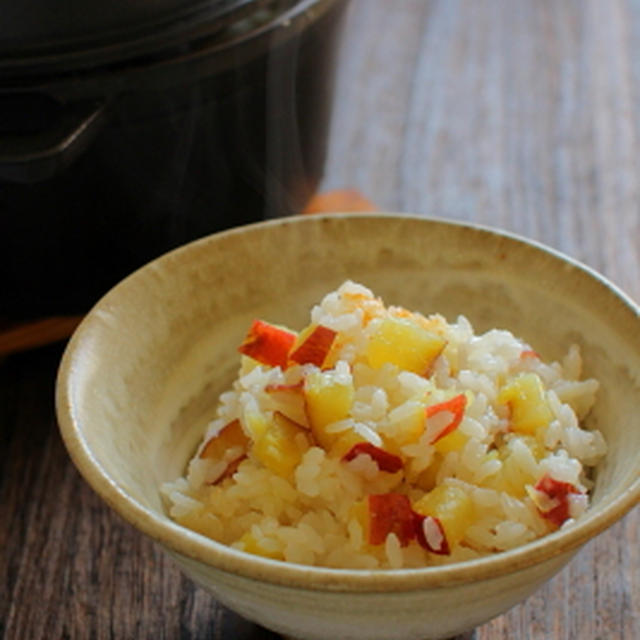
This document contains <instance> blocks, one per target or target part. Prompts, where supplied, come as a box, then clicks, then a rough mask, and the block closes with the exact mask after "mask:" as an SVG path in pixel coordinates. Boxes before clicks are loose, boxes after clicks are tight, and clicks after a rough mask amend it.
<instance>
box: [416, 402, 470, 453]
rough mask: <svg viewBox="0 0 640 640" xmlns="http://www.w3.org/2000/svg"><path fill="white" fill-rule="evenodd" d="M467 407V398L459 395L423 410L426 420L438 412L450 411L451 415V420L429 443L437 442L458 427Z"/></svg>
mask: <svg viewBox="0 0 640 640" xmlns="http://www.w3.org/2000/svg"><path fill="white" fill-rule="evenodd" d="M466 406H467V397H466V396H465V395H464V394H463V393H460V394H458V395H457V396H454V397H453V398H451V399H450V400H447V401H445V402H440V403H438V404H432V405H431V406H430V407H427V408H426V409H425V416H426V418H427V419H429V418H431V417H433V416H434V415H435V414H436V413H440V411H450V412H451V413H452V414H453V420H451V422H450V423H449V424H448V425H447V426H446V427H445V428H444V429H443V430H442V431H441V432H440V433H439V434H438V435H437V436H436V437H435V438H434V439H433V440H432V441H431V444H434V443H435V442H438V440H440V438H444V437H445V436H446V435H448V434H449V433H451V432H452V431H454V430H455V429H457V428H458V425H459V424H460V423H461V422H462V418H463V417H464V410H465V408H466Z"/></svg>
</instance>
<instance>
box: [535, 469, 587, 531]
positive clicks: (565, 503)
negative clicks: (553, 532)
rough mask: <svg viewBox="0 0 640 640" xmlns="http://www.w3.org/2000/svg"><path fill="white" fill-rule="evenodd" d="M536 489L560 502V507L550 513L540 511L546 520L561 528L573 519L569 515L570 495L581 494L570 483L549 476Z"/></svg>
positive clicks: (544, 477)
mask: <svg viewBox="0 0 640 640" xmlns="http://www.w3.org/2000/svg"><path fill="white" fill-rule="evenodd" d="M534 489H536V491H540V492H542V493H545V494H546V495H547V496H549V498H550V499H551V500H558V505H557V506H555V507H553V509H550V510H549V511H541V510H539V511H540V513H541V514H542V517H543V518H546V519H547V520H549V522H552V523H553V524H555V525H556V526H557V527H559V526H561V525H562V524H563V523H564V522H565V520H568V519H569V518H570V517H571V516H570V514H569V500H568V496H569V494H571V493H581V492H580V491H579V490H578V489H577V488H576V487H575V486H574V485H572V484H571V483H570V482H561V481H560V480H556V479H555V478H552V477H551V476H550V475H548V474H547V475H545V476H543V477H542V478H541V479H540V480H538V482H537V484H536V485H535V487H534Z"/></svg>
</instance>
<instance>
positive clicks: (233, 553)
mask: <svg viewBox="0 0 640 640" xmlns="http://www.w3.org/2000/svg"><path fill="white" fill-rule="evenodd" d="M388 218H394V219H397V218H404V219H406V220H409V221H415V222H416V223H418V224H423V223H424V224H427V225H434V224H435V225H443V226H446V227H450V228H466V229H474V230H477V231H480V232H483V233H487V234H489V235H492V236H498V237H501V238H506V239H508V240H509V241H513V242H515V243H516V244H524V245H527V246H529V247H531V248H533V249H535V250H537V251H541V252H543V253H545V254H547V255H548V256H551V257H552V258H553V259H555V260H557V261H559V262H560V263H563V264H565V265H566V264H568V265H570V266H572V267H573V268H574V269H576V270H577V271H579V272H580V273H581V274H582V277H586V278H587V279H591V280H595V281H596V284H597V286H599V287H603V288H605V289H607V290H608V292H609V294H612V296H613V298H612V299H616V298H617V300H618V304H621V305H623V306H624V307H626V308H627V311H630V312H631V313H632V314H634V315H635V316H636V318H638V319H640V307H639V306H638V305H637V304H636V303H635V302H634V301H633V300H632V299H631V298H630V297H629V296H628V295H627V294H626V293H624V292H623V291H622V290H621V289H619V288H618V287H617V286H616V285H615V284H613V283H612V282H611V281H609V280H608V279H607V278H606V277H604V276H603V275H601V274H600V273H598V272H597V271H595V270H594V269H592V268H591V267H589V266H587V265H585V264H583V263H581V262H579V261H577V260H575V259H574V258H571V257H569V256H568V255H566V254H564V253H562V252H560V251H558V250H556V249H553V248H551V247H549V246H546V245H544V244H542V243H541V242H538V241H536V240H532V239H528V238H526V237H524V236H521V235H518V234H516V233H513V232H510V231H506V230H502V229H498V228H496V227H491V226H487V225H483V224H477V223H472V222H462V221H457V220H450V219H445V218H440V217H432V216H423V215H418V214H410V213H394V212H375V213H339V212H337V213H330V214H314V215H312V216H290V217H284V218H277V219H273V220H267V221H263V222H256V223H252V224H248V225H243V226H241V227H235V228H232V229H228V230H225V231H221V232H218V233H215V234H211V235H209V236H205V237H203V238H200V239H197V240H194V241H192V242H190V243H188V244H185V245H182V246H181V247H178V248H176V249H174V250H172V251H170V252H168V253H165V254H163V255H162V256H159V257H158V258H156V259H155V260H152V261H151V262H149V263H147V264H146V265H144V266H142V267H140V269H138V270H136V271H134V272H133V273H132V274H130V275H129V276H127V277H126V278H124V279H123V280H122V281H121V282H120V283H118V284H117V285H115V287H113V288H112V289H111V290H110V291H109V292H107V293H106V294H105V295H104V296H103V297H102V298H101V299H100V300H99V301H98V302H97V303H96V304H95V305H94V306H93V308H92V309H91V310H90V311H89V313H88V314H87V315H86V316H85V318H84V319H83V321H82V322H81V323H80V325H79V326H78V328H77V329H76V331H75V332H74V334H73V335H72V337H71V339H70V341H69V343H68V344H67V347H66V349H65V351H64V354H63V356H62V360H61V363H60V366H59V369H58V374H57V379H56V392H55V394H56V397H55V399H56V411H57V417H58V425H59V429H60V432H61V435H62V438H63V441H64V444H65V446H66V448H67V451H68V453H69V455H70V457H71V459H72V461H73V462H74V464H75V466H76V467H77V468H78V470H79V471H80V473H81V475H82V476H83V477H84V479H85V480H86V481H87V482H88V484H89V485H90V486H91V487H92V488H93V489H94V491H95V492H96V493H97V494H98V495H99V496H100V497H101V498H102V499H103V500H104V501H105V502H106V503H107V504H108V505H109V506H110V507H111V508H112V509H114V510H115V511H116V513H118V514H119V515H120V516H121V517H123V518H124V519H125V520H126V521H127V522H129V523H130V524H132V525H134V526H135V527H136V528H137V529H139V530H140V531H141V532H142V533H144V534H146V535H147V536H149V537H150V538H152V539H153V540H155V541H156V542H158V543H160V544H161V545H163V546H165V547H166V548H167V549H168V550H169V551H170V552H173V553H175V554H178V555H179V556H185V557H187V558H190V559H192V560H195V561H198V562H202V563H204V564H206V565H207V566H208V567H210V568H213V569H217V570H219V571H223V572H226V573H232V574H236V575H238V576H242V577H244V578H248V579H251V580H255V581H260V582H267V583H270V584H274V585H280V586H283V587H290V588H295V589H306V590H311V591H339V592H358V593H367V592H380V591H392V592H401V591H415V590H422V589H427V588H442V587H444V586H451V585H456V584H466V583H469V582H474V581H478V580H483V579H489V578H494V577H497V576H501V575H507V574H511V573H514V572H517V571H519V570H521V569H525V568H528V567H531V566H532V565H535V564H540V563H543V562H544V561H548V560H552V559H553V558H556V557H558V556H561V555H564V554H573V553H575V552H577V551H578V549H579V548H580V547H581V546H582V545H584V544H585V543H586V542H588V541H589V540H590V539H591V538H593V537H594V536H596V535H598V534H599V533H601V532H602V531H604V530H605V529H607V528H608V527H609V526H611V525H612V524H614V523H615V522H616V521H617V520H619V519H620V518H622V517H623V516H624V515H625V514H626V513H627V512H629V511H630V510H631V509H632V508H633V507H634V506H636V505H637V504H638V503H640V472H639V473H638V477H637V478H636V479H635V480H634V481H632V483H631V485H630V486H629V487H627V488H626V489H625V490H624V491H623V492H622V493H621V494H620V495H619V496H618V497H617V498H616V499H614V500H612V501H611V502H610V503H609V504H607V505H605V506H604V507H602V508H600V509H599V510H598V511H594V512H591V511H587V512H586V513H585V514H584V515H583V516H582V517H581V518H580V519H579V520H578V521H577V522H575V523H574V524H572V526H571V527H568V528H566V529H560V530H558V531H555V532H553V533H550V534H548V535H546V536H544V537H542V538H539V539H537V540H534V541H532V542H529V543H526V544H524V545H521V546H518V547H516V548H514V549H510V550H508V551H504V552H500V553H497V554H495V555H491V556H485V557H482V558H476V559H473V560H466V561H461V562H457V563H452V564H449V565H440V566H428V567H424V568H415V569H372V570H364V569H334V568H329V567H318V566H308V565H301V564H295V563H289V562H283V561H279V560H271V559H269V558H262V557H260V556H256V555H253V554H249V553H245V552H242V551H239V550H236V549H233V548H232V547H229V546H227V545H224V544H221V543H219V542H216V541H214V540H211V539H209V538H207V537H205V536H203V535H201V534H198V533H196V532H194V531H191V530H189V529H187V528H185V527H182V526H180V525H178V524H177V523H175V522H174V521H172V520H171V519H170V518H169V516H168V515H165V514H160V513H159V512H156V511H154V510H152V509H150V508H147V507H146V506H144V505H143V504H141V503H139V502H138V501H136V500H135V499H134V498H133V497H132V496H130V495H129V494H128V493H127V492H126V491H125V490H124V489H123V488H122V487H120V486H119V485H118V484H117V483H116V482H115V481H114V480H113V479H112V478H111V477H110V476H109V474H108V473H107V472H106V470H105V469H104V468H103V467H102V466H101V465H100V463H99V461H98V460H97V458H96V457H95V456H94V455H93V453H92V451H91V450H90V448H89V446H88V444H87V441H86V440H85V438H84V436H83V433H82V426H81V425H82V422H81V419H80V416H78V414H77V411H76V408H75V407H74V405H73V402H72V398H73V396H74V386H75V378H74V372H75V371H76V369H77V367H76V363H77V361H78V359H79V358H80V357H81V354H82V350H83V347H84V345H85V344H86V343H87V341H88V337H89V336H90V334H91V331H92V326H93V324H94V319H95V315H96V313H97V312H99V310H100V309H101V307H102V306H103V305H104V304H105V303H107V302H108V300H109V299H110V297H111V296H112V295H113V292H114V291H117V290H119V289H121V288H124V287H127V283H128V282H129V281H130V280H132V279H136V278H138V277H140V276H139V273H140V272H143V271H145V270H146V269H148V268H149V265H153V264H155V263H157V262H159V261H164V260H167V258H168V256H172V255H174V254H177V253H183V252H188V251H190V250H191V249H192V247H194V246H199V245H203V244H208V243H212V242H213V243H215V242H216V241H217V239H218V238H223V237H227V236H230V235H234V234H242V233H246V232H248V231H250V232H252V231H256V230H257V231H259V230H260V229H261V228H269V227H273V226H283V225H291V224H296V225H297V224H326V223H327V222H329V223H330V221H332V220H333V221H335V220H344V219H353V220H360V221H362V222H363V223H366V221H367V220H371V219H376V220H381V219H388Z"/></svg>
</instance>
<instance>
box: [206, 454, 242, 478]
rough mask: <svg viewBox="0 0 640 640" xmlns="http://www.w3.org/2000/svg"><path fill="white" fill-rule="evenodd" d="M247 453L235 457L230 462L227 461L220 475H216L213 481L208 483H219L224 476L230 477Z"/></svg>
mask: <svg viewBox="0 0 640 640" xmlns="http://www.w3.org/2000/svg"><path fill="white" fill-rule="evenodd" d="M247 457H248V456H247V454H246V453H245V454H243V455H241V456H240V457H239V458H236V459H235V460H233V461H232V462H230V463H229V465H228V466H227V468H226V469H225V470H224V471H223V473H222V475H221V476H218V477H217V478H216V479H215V480H214V481H213V482H209V483H208V484H219V483H220V482H222V481H223V480H224V479H225V478H230V477H231V476H232V475H233V474H234V473H235V472H236V471H237V470H238V467H239V466H240V464H241V463H242V462H243V461H244V460H246V459H247Z"/></svg>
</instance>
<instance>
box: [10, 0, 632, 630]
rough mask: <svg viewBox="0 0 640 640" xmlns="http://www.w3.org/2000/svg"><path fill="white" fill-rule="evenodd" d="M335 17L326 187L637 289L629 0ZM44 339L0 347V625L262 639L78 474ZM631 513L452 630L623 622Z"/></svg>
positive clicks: (413, 3) (371, 3)
mask: <svg viewBox="0 0 640 640" xmlns="http://www.w3.org/2000/svg"><path fill="white" fill-rule="evenodd" d="M345 35H346V38H345V41H344V47H343V49H342V54H341V55H342V58H341V67H340V73H339V77H338V83H337V84H338V87H337V89H338V90H337V99H336V105H335V117H334V127H333V132H332V137H331V145H330V156H329V162H328V167H327V174H326V180H325V184H324V187H325V188H327V189H328V188H340V187H355V188H357V189H359V190H360V191H361V192H363V193H364V194H366V195H367V196H368V197H369V198H371V199H372V200H373V201H374V202H376V203H377V204H378V205H379V206H380V207H381V208H384V209H387V210H394V211H409V212H416V213H421V214H428V215H437V216H444V217H446V218H451V219H456V220H472V221H476V222H481V223H486V224H490V225H494V226H498V227H503V228H506V229H509V230H511V231H515V232H518V233H520V234H523V235H526V236H528V237H531V238H535V239H536V240H540V241H543V242H545V243H546V244H549V245H551V246H553V247H555V248H557V249H560V250H562V251H564V252H565V253H568V254H570V255H572V256H573V257H575V258H578V259H580V260H582V261H583V262H585V263H587V264H588V265H590V266H592V267H595V268H596V269H598V270H599V271H601V272H602V273H604V274H605V275H606V276H608V277H609V278H611V279H612V280H613V281H614V282H616V283H617V284H618V285H619V286H621V287H622V288H623V289H625V290H626V291H627V292H628V293H629V294H630V295H631V296H632V297H633V298H635V299H636V300H638V299H640V215H639V208H640V5H639V4H638V3H632V2H630V1H629V2H624V1H622V0H593V1H591V0H584V1H583V0H573V1H570V0H528V1H525V0H513V1H509V0H503V1H499V0H495V1H489V0H487V1H479V0H467V1H457V0H442V1H440V2H436V1H427V0H396V1H394V2H392V1H391V0H354V2H353V4H352V6H351V9H350V12H349V14H348V19H347V24H346V31H345ZM60 354H61V346H60V345H57V346H50V347H46V348H42V349H39V350H34V351H31V352H29V353H23V354H20V355H14V356H11V357H9V358H6V359H5V360H4V361H3V362H2V363H1V364H0V424H1V430H0V437H1V439H2V440H1V442H2V446H1V448H0V459H1V460H2V465H1V466H0V473H1V480H0V549H1V555H0V575H1V576H2V579H1V580H0V635H3V636H4V637H5V638H11V639H14V638H15V639H23V638H24V639H36V638H48V639H49V638H52V639H58V638H100V639H101V638H153V639H154V640H155V639H160V638H219V639H235V640H243V639H245V640H250V639H257V638H265V639H268V638H275V637H276V636H275V635H273V634H270V633H268V632H266V631H264V630H261V629H259V628H257V627H255V626H254V625H252V624H251V623H248V622H245V621H243V620H242V619H240V618H239V617H238V616H236V615H235V614H233V613H231V612H229V611H228V610H226V609H224V608H223V607H222V606H220V605H219V604H217V603H216V602H215V601H214V600H213V599H212V598H211V597H210V596H209V595H207V594H206V593H205V592H204V591H202V590H201V589H199V588H196V587H195V586H193V584H192V583H191V582H190V581H189V580H187V579H186V578H184V577H183V576H182V575H181V574H180V573H179V572H178V570H177V569H176V567H175V566H174V565H173V563H172V562H171V561H170V560H168V559H167V558H165V557H164V555H163V554H162V552H160V551H159V550H158V549H157V548H156V547H154V546H153V545H152V544H151V543H150V542H148V541H147V540H145V539H143V538H142V537H141V536H140V535H138V534H137V533H136V531H134V530H133V529H132V528H131V527H130V526H129V525H127V524H125V523H124V522H122V521H121V520H120V519H119V518H118V517H117V516H115V515H114V514H113V513H112V512H111V511H110V510H109V509H108V508H107V507H105V506H104V505H103V504H102V502H101V501H100V500H99V499H98V498H97V497H96V495H94V494H93V492H92V491H91V490H90V489H89V488H88V486H87V485H86V484H85V483H84V482H83V480H82V479H81V478H80V476H79V475H78V473H77V472H76V471H75V469H74V467H73V466H72V465H71V463H70V461H69V459H68V457H67V455H66V453H65V451H64V448H63V446H62V444H61V440H60V437H59V435H58V432H57V428H56V422H55V417H54V407H53V386H54V379H55V371H56V366H57V363H58V360H59V357H60ZM639 525H640V510H639V509H636V510H635V511H634V512H632V513H631V514H629V515H628V516H627V517H626V518H625V519H623V520H622V521H621V522H620V523H618V524H617V525H615V526H614V527H613V528H612V529H610V530H609V531H608V532H606V533H604V534H602V535H601V536H599V537H598V538H597V539H596V540H594V541H593V542H591V543H590V544H588V545H587V546H586V547H585V548H584V549H583V550H582V551H581V552H580V553H579V554H578V556H577V557H576V558H575V559H574V561H573V562H572V563H571V564H570V566H569V567H568V568H567V569H566V570H565V571H563V572H562V573H561V574H560V575H558V576H557V577H556V578H555V579H554V580H553V581H551V582H550V583H549V584H548V585H547V586H546V587H545V588H543V589H542V590H540V591H539V592H538V593H537V594H536V595H534V596H532V597H531V598H530V599H529V600H527V601H526V602H525V603H523V604H522V605H520V606H518V607H516V608H514V609H513V610H511V611H510V612H508V613H507V614H505V615H504V616H501V617H499V618H497V619H495V620H493V621H492V622H490V623H488V624H486V625H484V626H482V627H480V628H478V629H476V630H475V631H473V632H470V633H468V634H466V635H465V636H464V638H465V639H466V640H471V639H472V638H473V639H474V640H481V639H482V640H488V639H491V640H495V639H498V638H504V639H505V640H506V639H509V640H536V639H540V640H542V639H548V638H553V639H557V638H558V639H559V638H563V639H566V640H578V639H579V640H595V639H600V640H612V639H615V638H624V639H626V640H635V639H637V638H640V535H639V533H638V530H639ZM337 640H338V639H337ZM458 640H460V639H458Z"/></svg>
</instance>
